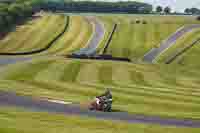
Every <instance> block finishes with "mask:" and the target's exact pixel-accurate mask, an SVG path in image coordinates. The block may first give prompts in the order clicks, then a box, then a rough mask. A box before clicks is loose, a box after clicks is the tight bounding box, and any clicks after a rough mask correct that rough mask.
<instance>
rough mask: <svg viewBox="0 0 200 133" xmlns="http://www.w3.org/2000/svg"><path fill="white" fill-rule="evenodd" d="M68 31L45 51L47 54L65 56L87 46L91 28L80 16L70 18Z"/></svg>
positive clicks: (91, 31)
mask: <svg viewBox="0 0 200 133" xmlns="http://www.w3.org/2000/svg"><path fill="white" fill-rule="evenodd" d="M69 23H70V25H69V29H68V31H67V32H66V33H65V34H64V35H63V36H61V38H60V39H59V40H58V41H57V42H55V45H54V46H53V47H51V48H50V49H48V50H47V53H48V54H67V53H71V52H73V51H75V50H78V49H80V48H82V47H86V46H87V42H88V41H89V39H90V38H91V36H92V33H93V27H92V24H91V23H89V22H88V21H87V20H86V19H85V18H83V17H81V16H71V17H70V22H69Z"/></svg>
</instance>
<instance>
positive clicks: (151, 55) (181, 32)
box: [143, 24, 200, 63]
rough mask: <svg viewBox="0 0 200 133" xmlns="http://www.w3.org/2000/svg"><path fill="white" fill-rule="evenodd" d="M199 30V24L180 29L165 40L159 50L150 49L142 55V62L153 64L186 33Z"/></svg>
mask: <svg viewBox="0 0 200 133" xmlns="http://www.w3.org/2000/svg"><path fill="white" fill-rule="evenodd" d="M196 28H200V25H199V24H193V25H189V26H184V27H182V28H180V29H179V30H178V31H177V32H175V33H174V34H172V35H171V36H170V37H169V38H168V39H167V40H165V41H163V42H162V43H161V45H160V47H159V48H153V49H151V50H150V51H149V52H148V53H147V54H145V55H144V58H143V60H144V61H146V62H149V63H153V61H154V60H155V59H156V58H157V57H158V56H159V55H160V54H162V52H164V51H165V50H166V49H168V48H169V47H171V46H173V44H174V43H175V42H176V40H177V39H179V38H180V37H181V36H183V35H184V34H186V33H187V32H190V31H192V30H193V29H196Z"/></svg>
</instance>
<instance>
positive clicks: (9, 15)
mask: <svg viewBox="0 0 200 133" xmlns="http://www.w3.org/2000/svg"><path fill="white" fill-rule="evenodd" d="M42 3H43V2H42V1H41V0H16V1H14V2H12V3H10V4H9V3H0V31H1V32H2V31H5V30H7V29H8V27H10V26H12V25H14V24H16V23H17V22H18V21H20V20H23V19H25V18H27V17H29V16H32V14H34V13H35V12H37V11H38V10H40V6H41V4H42Z"/></svg>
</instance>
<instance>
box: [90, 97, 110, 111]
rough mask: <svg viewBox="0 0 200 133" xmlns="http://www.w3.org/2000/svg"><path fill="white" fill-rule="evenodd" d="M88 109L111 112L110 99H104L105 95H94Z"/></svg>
mask: <svg viewBox="0 0 200 133" xmlns="http://www.w3.org/2000/svg"><path fill="white" fill-rule="evenodd" d="M89 109H90V110H96V111H103V112H111V111H112V99H106V98H105V97H98V98H97V97H96V98H95V99H94V100H93V101H92V102H91V103H90V106H89Z"/></svg>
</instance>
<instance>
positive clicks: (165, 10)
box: [164, 6, 171, 14]
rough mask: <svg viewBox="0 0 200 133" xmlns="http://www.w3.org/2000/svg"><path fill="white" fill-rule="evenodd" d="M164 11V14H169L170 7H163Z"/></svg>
mask: <svg viewBox="0 0 200 133" xmlns="http://www.w3.org/2000/svg"><path fill="white" fill-rule="evenodd" d="M164 12H165V13H166V14H170V13H171V8H170V7H169V6H167V7H165V9H164Z"/></svg>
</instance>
